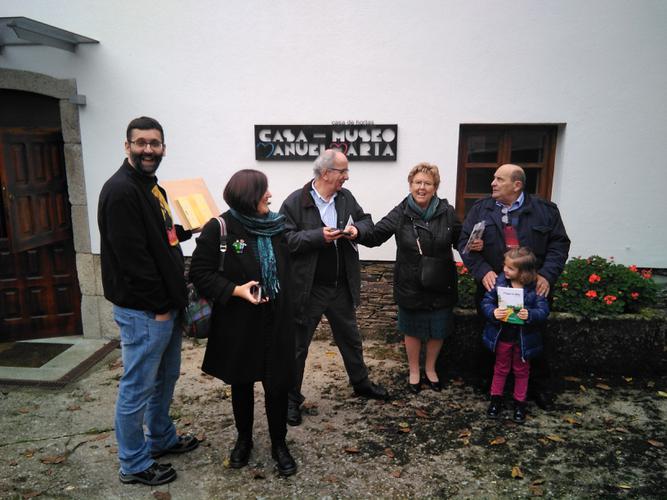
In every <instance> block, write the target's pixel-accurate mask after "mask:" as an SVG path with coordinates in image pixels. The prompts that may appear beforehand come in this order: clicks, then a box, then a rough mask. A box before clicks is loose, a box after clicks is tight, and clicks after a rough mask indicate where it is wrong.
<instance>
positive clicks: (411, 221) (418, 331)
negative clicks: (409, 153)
mask: <svg viewBox="0 0 667 500" xmlns="http://www.w3.org/2000/svg"><path fill="white" fill-rule="evenodd" d="M408 185H409V187H410V194H408V196H407V197H406V198H405V199H404V200H403V201H402V202H401V203H399V204H398V205H397V206H396V207H395V208H394V209H392V211H391V212H389V213H388V214H387V215H386V216H385V217H384V218H383V219H382V220H381V221H379V222H378V223H377V224H376V225H375V229H374V230H373V233H372V236H371V237H370V238H368V239H367V240H365V241H364V242H363V244H364V245H367V246H377V245H381V244H382V243H384V242H385V241H387V240H388V239H389V238H390V237H391V236H394V237H395V238H396V264H395V266H394V300H396V303H397V304H398V329H399V331H401V332H402V333H403V334H404V335H405V351H406V353H407V356H408V365H409V368H410V378H409V381H408V388H409V389H410V391H411V392H413V393H414V394H417V393H418V392H419V391H420V390H421V387H422V383H424V384H426V385H428V386H429V387H430V388H431V389H433V390H435V391H440V390H441V385H440V380H439V379H438V375H437V374H436V372H435V362H436V359H437V358H438V354H439V353H440V349H441V348H442V344H443V341H444V339H445V337H446V336H447V335H449V334H450V333H451V331H452V329H453V312H452V309H453V307H454V305H455V304H456V301H457V299H458V295H457V275H456V267H455V264H454V257H453V254H452V244H455V243H456V242H457V241H458V238H459V232H460V230H461V224H460V222H459V221H458V219H457V217H456V215H455V213H454V207H452V206H451V205H450V204H449V203H448V202H447V200H446V199H439V198H438V197H437V190H438V186H439V185H440V174H439V172H438V167H437V166H435V165H431V164H429V163H420V164H418V165H416V166H415V167H414V168H412V170H410V173H409V174H408ZM422 256H425V257H427V258H431V257H434V258H435V260H433V259H431V261H430V264H431V266H430V267H428V266H427V268H426V270H429V269H430V270H431V271H432V273H431V274H430V275H428V276H426V277H427V278H429V279H430V281H432V283H429V282H428V281H429V279H427V281H426V283H425V282H424V280H423V278H422V277H421V274H422V266H423V265H424V263H423V262H422V260H424V259H423V257H422ZM426 274H428V273H426ZM422 342H425V343H426V359H425V367H424V368H425V378H424V379H422V377H421V374H420V368H419V354H420V351H421V346H422Z"/></svg>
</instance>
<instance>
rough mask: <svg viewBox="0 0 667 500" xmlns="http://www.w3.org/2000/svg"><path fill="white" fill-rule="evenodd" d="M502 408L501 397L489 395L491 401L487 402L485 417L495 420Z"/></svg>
mask: <svg viewBox="0 0 667 500" xmlns="http://www.w3.org/2000/svg"><path fill="white" fill-rule="evenodd" d="M502 409H503V398H502V396H491V403H489V408H488V409H487V410H486V416H487V418H490V419H492V420H497V419H498V418H500V412H501V411H502Z"/></svg>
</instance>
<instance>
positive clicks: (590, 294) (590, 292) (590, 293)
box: [586, 290, 598, 299]
mask: <svg viewBox="0 0 667 500" xmlns="http://www.w3.org/2000/svg"><path fill="white" fill-rule="evenodd" d="M597 296H598V293H597V292H596V291H595V290H588V291H587V292H586V297H588V298H589V299H594V298H595V297H597Z"/></svg>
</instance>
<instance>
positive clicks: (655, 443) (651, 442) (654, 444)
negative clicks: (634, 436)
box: [646, 439, 665, 448]
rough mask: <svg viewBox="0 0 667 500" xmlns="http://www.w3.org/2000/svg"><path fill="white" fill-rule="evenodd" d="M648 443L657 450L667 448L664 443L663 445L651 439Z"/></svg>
mask: <svg viewBox="0 0 667 500" xmlns="http://www.w3.org/2000/svg"><path fill="white" fill-rule="evenodd" d="M646 442H647V443H648V444H650V445H651V446H655V447H656V448H662V447H663V446H665V444H664V443H662V442H660V441H656V440H655V439H649V440H647V441H646Z"/></svg>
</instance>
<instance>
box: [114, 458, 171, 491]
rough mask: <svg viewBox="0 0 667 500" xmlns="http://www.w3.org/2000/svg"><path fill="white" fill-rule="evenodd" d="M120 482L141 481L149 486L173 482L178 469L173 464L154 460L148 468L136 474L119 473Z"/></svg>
mask: <svg viewBox="0 0 667 500" xmlns="http://www.w3.org/2000/svg"><path fill="white" fill-rule="evenodd" d="M118 478H119V479H120V482H121V483H123V484H134V483H141V484H147V485H148V486H157V485H159V484H166V483H171V482H172V481H173V480H174V479H176V471H175V470H174V469H173V468H172V466H171V464H159V463H157V462H154V463H153V465H151V466H150V467H149V468H148V469H146V470H145V471H141V472H135V473H134V474H123V473H122V472H121V473H119V474H118Z"/></svg>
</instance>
